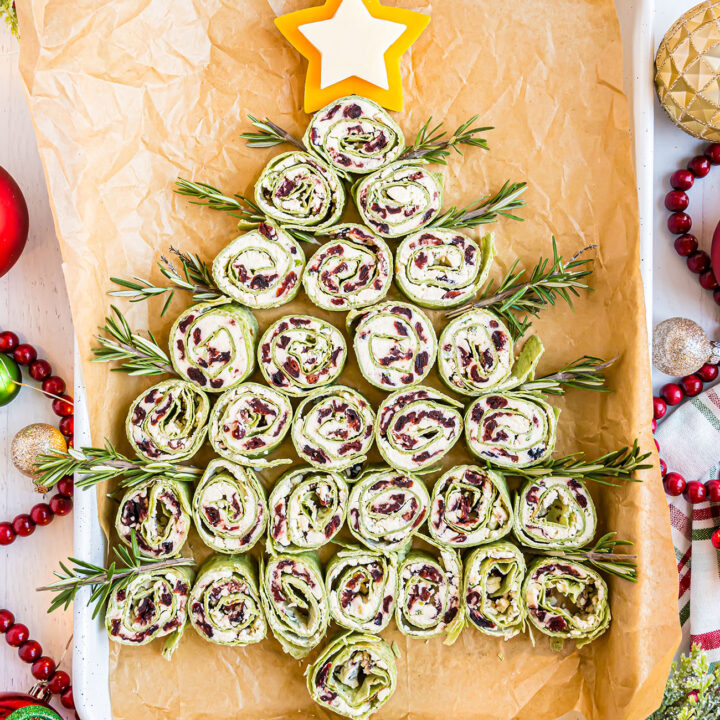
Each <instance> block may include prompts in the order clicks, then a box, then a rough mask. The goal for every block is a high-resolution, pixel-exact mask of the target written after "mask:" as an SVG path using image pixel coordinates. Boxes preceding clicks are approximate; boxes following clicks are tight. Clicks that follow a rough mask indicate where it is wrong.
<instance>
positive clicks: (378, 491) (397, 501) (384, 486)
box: [348, 469, 430, 551]
mask: <svg viewBox="0 0 720 720" xmlns="http://www.w3.org/2000/svg"><path fill="white" fill-rule="evenodd" d="M429 504H430V496H429V494H428V491H427V488H426V487H425V483H423V481H422V480H420V479H419V478H416V477H414V476H412V475H403V474H402V473H398V472H397V471H395V470H383V469H370V470H367V471H365V472H364V473H363V474H362V475H361V476H360V478H359V480H358V482H357V483H356V484H355V485H354V486H353V488H352V490H351V491H350V499H349V501H348V527H349V529H350V532H351V533H352V534H353V536H354V537H355V538H357V539H358V540H359V541H360V542H361V543H362V544H363V545H365V546H366V547H369V548H370V549H371V550H385V551H390V550H393V551H399V550H402V549H404V548H405V547H407V546H408V545H409V544H410V543H411V542H412V536H413V535H414V534H415V533H416V532H417V531H418V530H419V529H420V526H421V525H422V523H423V521H424V520H425V518H426V516H427V513H428V505H429Z"/></svg>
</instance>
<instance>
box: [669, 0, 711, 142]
mask: <svg viewBox="0 0 720 720" xmlns="http://www.w3.org/2000/svg"><path fill="white" fill-rule="evenodd" d="M655 87H656V89H657V94H658V98H659V99H660V104H661V105H662V106H663V108H664V109H665V111H666V112H667V114H668V115H669V116H670V119H671V120H672V121H673V122H674V123H675V124H676V125H677V126H678V127H679V128H681V129H682V130H684V131H685V132H686V133H689V134H690V135H692V136H693V137H696V138H700V139H701V140H709V141H711V142H720V0H707V1H706V2H703V3H700V5H697V6H695V7H694V8H692V10H688V12H686V13H685V14H684V15H683V16H682V17H681V18H680V19H679V20H678V21H677V22H676V23H675V24H674V25H673V26H672V27H671V28H670V29H669V30H668V31H667V34H666V35H665V37H664V38H663V41H662V42H661V43H660V47H659V48H658V51H657V55H656V56H655Z"/></svg>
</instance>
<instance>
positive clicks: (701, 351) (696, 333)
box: [653, 317, 720, 377]
mask: <svg viewBox="0 0 720 720" xmlns="http://www.w3.org/2000/svg"><path fill="white" fill-rule="evenodd" d="M718 362H720V343H718V342H715V341H714V340H708V337H707V335H706V334H705V331H704V330H703V329H702V328H701V327H700V326H699V325H698V324H697V323H696V322H693V321H692V320H688V319H687V318H679V317H674V318H670V319H668V320H663V322H661V323H659V324H658V325H656V326H655V331H654V332H653V365H655V367H656V368H657V369H658V370H660V372H664V373H665V374H666V375H672V376H673V377H681V376H685V375H691V374H692V373H694V372H696V371H697V370H699V369H700V368H701V367H702V366H703V365H704V364H705V363H712V364H717V363H718Z"/></svg>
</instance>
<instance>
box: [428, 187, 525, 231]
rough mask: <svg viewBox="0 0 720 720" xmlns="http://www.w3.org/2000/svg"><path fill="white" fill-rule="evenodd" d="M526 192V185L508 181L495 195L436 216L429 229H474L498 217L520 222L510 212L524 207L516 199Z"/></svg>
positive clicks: (521, 201) (518, 218)
mask: <svg viewBox="0 0 720 720" xmlns="http://www.w3.org/2000/svg"><path fill="white" fill-rule="evenodd" d="M526 190H527V183H524V182H522V183H511V182H510V181H509V180H508V181H507V182H506V183H505V184H504V185H503V186H502V187H501V188H500V190H498V192H497V193H496V194H495V195H492V196H490V195H487V196H485V197H482V198H480V199H479V200H477V201H476V202H474V203H470V205H466V206H465V207H462V208H457V207H454V206H453V207H451V208H450V209H449V210H447V211H446V212H444V213H443V214H442V215H438V217H437V218H435V220H434V222H432V223H430V227H439V228H447V229H454V228H467V227H476V226H477V225H486V224H488V223H492V222H495V221H496V220H497V219H498V215H502V216H503V217H506V218H510V219H511V220H518V221H520V222H522V220H523V219H522V218H521V217H518V216H517V215H514V214H513V213H512V210H517V209H518V208H521V207H523V206H524V205H525V202H524V201H523V200H519V199H518V198H519V197H520V196H521V195H522V194H523V193H524V192H525V191H526Z"/></svg>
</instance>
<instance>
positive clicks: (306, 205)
mask: <svg viewBox="0 0 720 720" xmlns="http://www.w3.org/2000/svg"><path fill="white" fill-rule="evenodd" d="M255 203H256V204H257V205H258V207H259V208H260V209H261V210H262V212H263V213H265V215H267V216H268V217H270V218H273V219H274V220H276V221H277V222H278V223H279V224H281V225H283V226H284V227H291V228H305V229H307V230H310V231H313V230H320V229H322V228H326V227H329V226H330V225H334V224H335V223H336V222H337V221H338V218H339V217H340V215H341V214H342V211H343V208H344V207H345V190H344V188H343V184H342V181H341V180H340V177H339V176H338V174H337V173H336V172H335V170H333V169H332V168H331V167H330V166H329V165H327V164H326V163H325V162H323V161H322V160H319V159H318V158H316V157H313V156H312V155H309V154H308V153H304V152H297V151H294V152H287V153H283V154H282V155H277V156H275V157H274V158H272V160H270V162H269V163H268V164H267V165H266V166H265V169H264V170H263V171H262V173H261V175H260V178H259V179H258V181H257V183H256V184H255Z"/></svg>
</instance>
